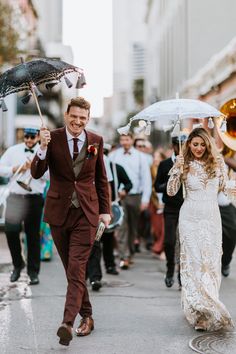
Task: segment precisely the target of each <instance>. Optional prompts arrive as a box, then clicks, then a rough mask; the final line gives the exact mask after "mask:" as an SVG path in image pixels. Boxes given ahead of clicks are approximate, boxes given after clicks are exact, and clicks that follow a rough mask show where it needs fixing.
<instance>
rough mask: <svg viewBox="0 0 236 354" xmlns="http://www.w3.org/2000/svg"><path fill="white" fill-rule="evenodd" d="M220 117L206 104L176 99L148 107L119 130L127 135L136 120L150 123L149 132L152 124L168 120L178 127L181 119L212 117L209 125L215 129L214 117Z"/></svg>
mask: <svg viewBox="0 0 236 354" xmlns="http://www.w3.org/2000/svg"><path fill="white" fill-rule="evenodd" d="M220 116H222V113H221V112H220V111H218V110H217V109H216V108H214V107H213V106H211V105H210V104H208V103H206V102H203V101H200V100H193V99H188V98H176V99H172V100H164V101H159V102H156V103H154V104H152V105H150V106H148V107H147V108H145V109H143V110H142V111H141V112H139V113H138V114H136V115H135V116H133V117H132V118H131V119H130V122H129V124H128V125H127V126H126V127H122V128H119V129H118V132H119V133H121V134H125V133H124V131H125V129H126V131H127V127H128V129H129V128H130V126H131V123H132V122H133V121H136V120H146V121H147V122H148V132H149V131H150V122H152V121H158V120H160V121H163V120H167V119H168V120H172V121H173V122H174V124H175V125H176V124H177V123H178V124H179V123H180V120H181V119H186V118H209V117H210V121H209V123H210V125H211V127H213V126H214V125H213V126H212V124H213V121H212V117H220ZM148 132H147V133H148Z"/></svg>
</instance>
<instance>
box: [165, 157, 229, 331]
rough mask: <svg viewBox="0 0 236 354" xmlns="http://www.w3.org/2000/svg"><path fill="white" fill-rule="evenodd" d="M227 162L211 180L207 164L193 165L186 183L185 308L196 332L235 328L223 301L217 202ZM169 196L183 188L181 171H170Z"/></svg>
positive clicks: (182, 232) (181, 226)
mask: <svg viewBox="0 0 236 354" xmlns="http://www.w3.org/2000/svg"><path fill="white" fill-rule="evenodd" d="M224 167H225V166H224V163H223V161H221V162H220V164H219V168H218V169H217V172H216V176H215V177H214V178H212V179H209V178H208V176H207V174H206V173H205V170H204V164H203V163H201V162H198V161H196V160H194V161H192V162H191V163H190V170H189V172H188V175H187V179H186V181H185V189H186V198H185V200H184V203H183V205H182V207H181V210H180V215H179V235H180V267H181V282H182V307H183V310H184V313H185V316H186V318H187V320H188V322H189V323H190V324H191V325H192V326H194V327H195V328H196V329H205V330H208V331H216V330H219V329H231V328H232V327H233V322H232V319H231V317H230V314H229V312H228V311H227V309H226V307H225V306H224V304H223V303H222V302H221V301H220V300H219V289H220V283H221V256H222V228H221V217H220V212H219V207H218V202H217V194H218V190H219V188H223V189H225V185H226V180H227V174H226V171H225V168H224ZM169 174H170V178H169V181H168V185H167V192H168V194H169V195H175V194H176V193H177V191H178V189H179V187H180V184H181V180H180V170H179V169H177V168H176V167H175V166H173V168H172V169H171V171H170V173H169Z"/></svg>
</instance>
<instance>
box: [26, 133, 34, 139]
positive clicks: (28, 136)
mask: <svg viewBox="0 0 236 354" xmlns="http://www.w3.org/2000/svg"><path fill="white" fill-rule="evenodd" d="M35 137H36V135H28V134H26V135H24V138H25V139H31V140H34V139H35Z"/></svg>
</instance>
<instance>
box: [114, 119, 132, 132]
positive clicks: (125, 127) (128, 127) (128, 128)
mask: <svg viewBox="0 0 236 354" xmlns="http://www.w3.org/2000/svg"><path fill="white" fill-rule="evenodd" d="M130 126H131V121H130V122H129V123H128V124H127V125H125V126H124V127H120V128H118V129H117V131H118V133H119V134H120V135H127V134H128V133H129V130H130Z"/></svg>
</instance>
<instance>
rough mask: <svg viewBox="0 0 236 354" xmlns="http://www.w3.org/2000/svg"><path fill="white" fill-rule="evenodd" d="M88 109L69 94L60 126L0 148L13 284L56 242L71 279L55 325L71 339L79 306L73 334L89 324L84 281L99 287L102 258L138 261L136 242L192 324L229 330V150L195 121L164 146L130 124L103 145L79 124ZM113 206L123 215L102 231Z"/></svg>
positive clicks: (121, 263) (232, 229)
mask: <svg viewBox="0 0 236 354" xmlns="http://www.w3.org/2000/svg"><path fill="white" fill-rule="evenodd" d="M89 112H90V104H89V103H88V102H87V101H86V100H84V99H82V98H76V99H72V100H71V101H70V102H69V104H68V108H67V111H66V112H65V115H64V118H65V127H64V128H60V129H57V130H55V131H53V132H51V133H50V132H49V130H47V129H41V131H40V132H39V130H38V129H35V128H30V127H27V128H26V129H25V130H24V142H23V143H21V144H17V145H14V146H12V147H10V148H9V149H7V150H6V152H5V153H4V154H3V155H2V157H1V160H0V175H1V176H3V177H7V178H10V184H11V189H10V194H9V196H8V198H7V207H6V220H5V232H6V237H7V242H8V246H9V250H10V253H11V257H12V263H13V271H12V273H11V275H10V281H11V282H15V281H17V280H18V279H19V277H20V275H21V271H22V269H23V268H24V267H25V265H27V273H28V275H29V284H30V285H36V284H38V283H39V270H40V258H41V260H50V259H51V257H52V253H53V251H52V250H53V248H52V246H53V241H52V239H53V240H54V243H55V245H56V248H57V250H58V253H59V255H60V257H61V259H62V263H63V266H64V268H65V272H66V276H67V281H68V284H69V285H68V290H67V298H66V304H65V312H64V318H63V323H62V325H61V326H60V327H59V329H58V333H57V334H58V336H59V337H60V343H61V344H63V345H68V344H69V342H70V340H71V339H72V334H71V333H72V332H71V328H72V327H73V323H74V320H75V317H76V315H77V313H80V315H81V317H82V320H81V323H80V326H79V327H78V328H77V330H76V331H77V332H76V333H77V335H87V334H90V332H91V331H92V330H93V327H94V322H93V319H92V312H91V311H92V307H91V304H90V302H89V298H88V292H87V288H86V278H87V280H89V282H90V284H91V289H92V290H93V291H99V290H100V288H101V287H102V268H103V267H102V256H103V260H104V268H105V270H106V272H107V273H108V274H110V275H114V276H118V275H119V274H120V272H122V271H127V270H129V269H130V267H135V254H136V253H140V252H143V251H145V252H149V253H150V254H151V255H152V256H155V258H157V259H158V260H159V261H165V262H166V274H165V277H164V284H165V286H166V287H167V288H170V287H172V286H173V284H174V281H175V272H176V274H177V281H178V286H179V289H180V290H182V304H183V308H184V312H185V315H186V318H187V320H188V321H189V322H190V324H191V325H193V326H194V327H195V329H200V330H216V329H221V328H232V326H233V323H232V320H231V318H230V315H229V313H228V311H227V310H226V308H225V307H224V305H223V304H222V303H221V302H220V301H219V299H218V292H219V286H220V273H222V274H223V276H225V277H227V276H228V275H229V274H230V263H231V260H232V256H233V252H234V248H235V244H236V238H235V234H236V209H235V206H234V202H233V201H232V200H234V198H235V190H234V188H231V187H229V186H230V184H227V183H228V179H229V176H230V177H232V174H234V171H235V170H236V163H235V159H234V157H233V156H230V157H229V155H228V154H227V151H226V150H223V152H222V154H220V153H219V151H217V149H216V147H215V145H214V141H213V139H212V138H211V136H210V135H209V133H208V132H207V131H206V130H205V129H203V128H196V129H194V130H193V131H192V132H191V133H190V134H189V136H187V135H186V134H182V133H181V134H180V135H179V136H178V137H172V140H171V146H168V147H167V148H163V147H158V148H157V149H155V150H154V149H153V146H152V144H151V143H150V141H148V140H147V139H146V138H143V137H140V136H139V137H135V138H134V136H133V134H132V133H128V134H126V135H124V134H123V135H121V136H120V140H119V143H118V144H117V145H116V146H115V145H114V146H112V145H109V144H104V145H103V144H102V140H101V138H100V137H99V136H97V135H96V134H94V133H91V132H89V131H88V130H85V127H86V125H87V123H88V121H89ZM78 122H79V123H78ZM63 144H64V145H63ZM101 147H103V148H101ZM182 149H183V152H182ZM19 161H23V163H22V164H21V165H20V164H19ZM226 166H227V168H226ZM48 167H49V170H50V181H49V174H48V173H47V172H46V171H47V169H48ZM30 169H31V174H32V176H33V179H32V178H30V179H29V181H30V188H28V189H27V188H26V189H25V188H22V186H21V185H20V183H19V179H16V178H15V176H16V175H17V176H18V174H19V173H21V174H23V175H24V174H25V173H26V177H29V176H30ZM24 176H25V175H24ZM233 178H234V179H235V177H233ZM231 182H232V181H231ZM45 198H46V205H45V209H44V212H43V205H44V199H45ZM113 205H114V206H116V207H118V209H119V208H120V213H121V216H120V219H119V223H117V225H115V226H114V227H113V228H110V229H109V227H108V225H109V221H110V216H109V210H110V208H111V209H112V206H113ZM219 211H220V213H219ZM42 215H44V219H42ZM113 218H115V215H113ZM98 221H103V222H104V224H105V226H106V229H105V232H104V234H103V236H102V238H101V241H100V242H97V241H95V242H94V238H95V234H96V227H97V225H98ZM113 221H114V220H112V222H113ZM72 225H73V226H72ZM74 225H77V226H76V227H75V226H74ZM221 225H222V226H223V228H221ZM22 226H23V227H24V229H22ZM22 230H23V231H24V233H25V236H26V241H27V242H26V244H27V247H26V251H25V253H26V254H27V256H26V257H25V259H27V261H26V260H25V259H24V257H23V256H22V245H21V237H20V235H21V232H22ZM193 238H194V242H193ZM222 238H223V255H222V258H221V249H222V245H221V244H222ZM40 239H41V240H40ZM72 240H73V247H72V246H71V245H72ZM76 245H77V247H74V246H76ZM81 254H82V255H83V257H82V258H80V255H81ZM76 269H79V271H78V274H76V275H75V273H76ZM75 277H76V279H77V280H78V282H77V281H76V282H75V281H74V279H75ZM206 294H207V295H206ZM78 298H79V299H80V301H78ZM206 298H209V299H210V300H209V303H208V302H207V301H206ZM191 299H194V301H192V300H191ZM75 303H76V306H75V305H74V304H75Z"/></svg>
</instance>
